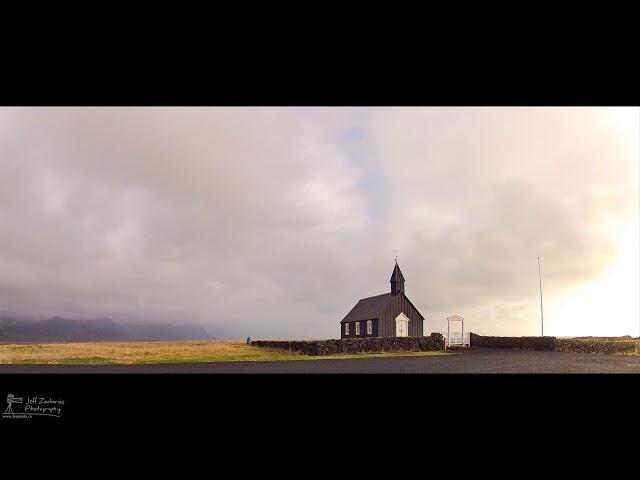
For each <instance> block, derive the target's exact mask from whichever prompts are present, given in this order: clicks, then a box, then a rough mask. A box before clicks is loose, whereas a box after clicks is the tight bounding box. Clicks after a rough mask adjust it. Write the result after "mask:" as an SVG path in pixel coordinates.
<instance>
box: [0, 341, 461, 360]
mask: <svg viewBox="0 0 640 480" xmlns="http://www.w3.org/2000/svg"><path fill="white" fill-rule="evenodd" d="M448 354H449V353H448V352H399V353H366V354H357V355H328V356H323V357H309V356H306V355H300V354H297V353H292V352H287V351H280V350H270V349H265V348H258V347H253V346H250V345H247V344H246V343H245V342H243V341H240V340H206V341H205V340H203V341H169V342H82V343H39V344H0V363H21V364H27V363H28V364H34V363H35V364H48V363H62V364H145V363H194V362H237V361H265V360H318V361H321V360H326V359H343V358H371V357H392V356H416V355H422V356H424V355H448Z"/></svg>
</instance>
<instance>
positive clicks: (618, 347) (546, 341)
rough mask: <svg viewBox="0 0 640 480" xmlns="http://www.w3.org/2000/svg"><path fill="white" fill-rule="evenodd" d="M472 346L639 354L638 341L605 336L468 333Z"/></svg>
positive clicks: (639, 342)
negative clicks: (524, 335)
mask: <svg viewBox="0 0 640 480" xmlns="http://www.w3.org/2000/svg"><path fill="white" fill-rule="evenodd" d="M469 337H470V341H471V346H472V347H491V348H516V349H523V350H552V351H556V352H578V353H627V354H629V353H631V354H640V341H639V340H634V339H630V340H628V341H620V340H619V339H618V340H614V339H607V338H604V337H603V338H598V337H594V338H582V339H564V338H561V339H558V338H556V337H485V336H483V335H477V334H475V333H471V334H469Z"/></svg>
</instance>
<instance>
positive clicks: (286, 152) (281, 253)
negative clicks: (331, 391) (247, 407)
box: [0, 108, 638, 338]
mask: <svg viewBox="0 0 640 480" xmlns="http://www.w3.org/2000/svg"><path fill="white" fill-rule="evenodd" d="M637 151H638V150H637V139H636V140H635V143H634V142H633V141H630V140H629V138H628V137H623V136H622V133H621V131H620V129H619V128H617V127H616V124H615V122H613V121H611V119H610V118H609V116H608V112H607V111H603V110H602V109H555V108H553V109H539V108H538V109H533V108H524V109H520V108H509V109H484V108H482V109H480V108H465V109H458V108H448V109H443V108H408V109H407V108H360V109H353V108H5V109H0V166H1V167H2V172H3V175H2V177H1V178H0V232H2V235H1V236H0V262H1V264H2V266H3V268H2V269H1V270H0V308H2V311H1V313H5V314H6V313H18V314H27V315H32V316H49V315H68V316H74V315H76V316H88V315H90V316H111V317H112V318H114V319H116V320H118V319H123V320H124V319H126V320H130V319H134V320H138V321H158V320H161V321H173V322H177V321H185V322H199V323H202V324H203V325H205V326H206V327H207V328H208V330H209V331H210V332H211V333H212V334H213V335H218V336H247V335H251V336H252V337H253V338H256V337H260V336H263V337H298V338H303V337H305V338H311V337H334V336H336V335H337V324H338V322H339V320H340V319H341V318H342V317H343V316H344V315H345V314H346V312H347V311H348V310H349V309H350V308H351V306H352V305H353V304H354V303H355V301H357V299H359V298H361V297H364V296H368V295H374V294H378V293H383V292H385V291H386V290H387V289H388V279H389V276H390V273H391V269H392V266H393V264H392V261H393V250H394V249H398V250H399V251H400V264H401V266H402V268H403V271H404V273H405V277H406V279H407V291H408V294H409V296H410V298H412V300H413V301H414V303H415V304H416V305H417V306H418V308H420V309H421V311H423V313H425V315H426V316H427V318H428V319H429V321H430V322H432V323H431V324H430V326H429V327H427V329H429V328H431V329H438V328H440V325H441V323H440V322H441V319H442V318H443V315H444V313H445V312H451V311H453V310H455V311H456V313H458V311H463V312H467V311H468V312H473V316H474V318H476V321H477V325H478V329H479V330H482V331H486V332H489V333H491V332H493V331H503V332H505V334H508V333H515V334H527V333H528V332H529V330H530V329H531V328H533V325H534V324H535V323H536V322H537V317H532V315H531V305H533V307H534V308H535V305H537V304H536V301H537V276H536V274H537V270H536V269H537V263H536V256H537V255H541V256H542V257H543V258H544V262H545V263H544V265H545V281H546V284H547V288H548V289H549V294H550V295H556V294H557V295H561V294H562V293H563V292H564V291H565V290H567V289H568V288H569V287H573V286H575V285H578V284H582V283H586V282H589V281H591V280H593V279H594V278H596V277H597V276H598V275H599V274H600V273H601V272H602V270H603V269H604V268H605V266H606V265H607V264H608V263H609V262H610V261H611V259H612V258H613V256H614V254H615V238H614V235H613V234H612V232H613V231H614V230H613V228H614V227H615V225H617V224H618V223H620V224H623V223H628V222H634V221H635V222H637V217H634V216H637V208H636V207H635V205H636V204H637V183H638V178H637V174H636V175H635V177H634V176H633V173H634V172H635V171H637V165H636V164H637ZM634 155H635V156H634ZM634 168H635V169H636V170H634ZM634 202H635V203H634ZM612 226H613V227H612ZM534 312H535V310H534ZM509 322H511V323H509Z"/></svg>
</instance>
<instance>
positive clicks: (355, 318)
mask: <svg viewBox="0 0 640 480" xmlns="http://www.w3.org/2000/svg"><path fill="white" fill-rule="evenodd" d="M423 322H424V317H423V316H422V314H421V313H420V312H419V311H418V309H417V308H416V307H414V306H413V303H411V301H410V300H409V299H408V298H407V296H406V295H405V294H404V277H403V275H402V272H401V271H400V267H398V262H397V261H396V266H395V268H394V269H393V273H392V274H391V292H390V293H383V294H382V295H376V296H375V297H368V298H363V299H362V300H360V301H359V302H358V303H356V306H355V307H353V308H352V309H351V311H350V312H349V313H347V316H346V317H344V318H343V319H342V321H341V322H340V338H359V337H421V336H423V330H422V325H423Z"/></svg>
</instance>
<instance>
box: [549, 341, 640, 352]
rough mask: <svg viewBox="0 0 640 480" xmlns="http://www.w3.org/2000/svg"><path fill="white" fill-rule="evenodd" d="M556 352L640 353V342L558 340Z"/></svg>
mask: <svg viewBox="0 0 640 480" xmlns="http://www.w3.org/2000/svg"><path fill="white" fill-rule="evenodd" d="M555 349H556V351H558V352H580V353H634V354H638V353H640V342H639V341H637V340H635V341H634V340H631V341H624V342H620V341H613V340H609V341H607V340H604V341H603V340H597V339H594V340H587V339H584V340H577V339H565V338H562V339H558V340H556V348H555Z"/></svg>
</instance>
